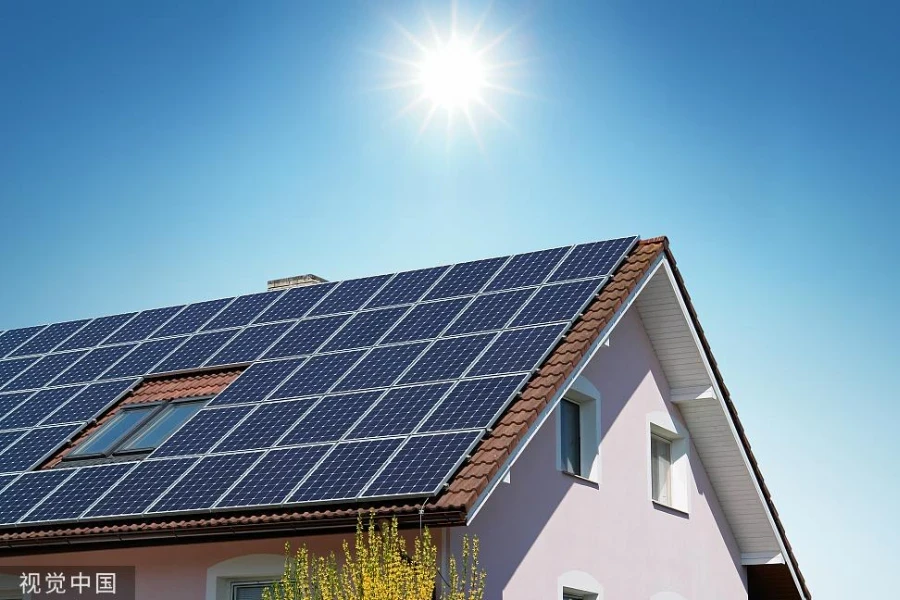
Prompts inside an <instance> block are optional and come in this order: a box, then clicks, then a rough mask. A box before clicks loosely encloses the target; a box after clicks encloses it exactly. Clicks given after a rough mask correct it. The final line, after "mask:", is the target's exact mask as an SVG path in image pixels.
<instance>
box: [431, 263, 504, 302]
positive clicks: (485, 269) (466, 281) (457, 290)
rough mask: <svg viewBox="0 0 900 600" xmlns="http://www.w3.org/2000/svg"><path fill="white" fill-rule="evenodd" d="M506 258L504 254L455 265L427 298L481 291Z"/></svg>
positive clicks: (447, 296)
mask: <svg viewBox="0 0 900 600" xmlns="http://www.w3.org/2000/svg"><path fill="white" fill-rule="evenodd" d="M506 259H507V257H505V256H504V257H500V258H489V259H487V260H476V261H473V262H467V263H459V264H456V265H453V266H452V267H451V268H450V271H449V272H448V273H447V274H446V275H444V276H443V277H442V278H441V280H440V281H438V283H437V285H435V286H434V287H433V288H432V289H431V291H430V292H428V295H427V296H425V299H426V300H438V299H440V298H451V297H453V296H465V295H466V294H474V293H476V292H479V291H480V290H481V289H482V288H483V287H484V285H485V284H486V283H487V282H488V281H489V280H490V279H491V277H493V275H494V273H496V272H497V270H498V269H500V267H502V266H503V263H505V262H506Z"/></svg>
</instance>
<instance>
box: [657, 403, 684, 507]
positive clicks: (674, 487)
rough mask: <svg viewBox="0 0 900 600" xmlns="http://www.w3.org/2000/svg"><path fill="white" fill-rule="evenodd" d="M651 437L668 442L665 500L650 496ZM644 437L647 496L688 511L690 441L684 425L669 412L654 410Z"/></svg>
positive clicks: (659, 502) (663, 503)
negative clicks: (667, 499)
mask: <svg viewBox="0 0 900 600" xmlns="http://www.w3.org/2000/svg"><path fill="white" fill-rule="evenodd" d="M653 437H659V438H662V439H663V440H665V441H667V442H669V444H670V455H669V459H670V461H669V501H668V502H661V501H659V500H656V499H655V498H654V497H653V469H654V464H653V452H652V450H651V445H652V440H653ZM646 440H647V442H646V443H647V451H646V462H645V464H646V465H647V466H646V472H647V498H648V499H649V500H650V502H652V503H653V504H654V505H656V506H660V507H664V508H667V509H673V510H676V511H678V512H681V513H685V514H690V512H691V498H690V489H691V484H692V475H691V467H690V447H691V441H690V437H689V435H688V431H687V427H685V426H684V424H682V423H681V422H680V421H678V420H676V419H675V418H673V416H672V415H671V414H669V413H668V412H653V413H650V414H649V415H648V418H647V434H646Z"/></svg>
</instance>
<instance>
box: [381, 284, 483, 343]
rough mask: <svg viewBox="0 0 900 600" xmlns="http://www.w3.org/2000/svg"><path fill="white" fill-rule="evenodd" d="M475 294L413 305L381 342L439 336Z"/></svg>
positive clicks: (400, 341)
mask: <svg viewBox="0 0 900 600" xmlns="http://www.w3.org/2000/svg"><path fill="white" fill-rule="evenodd" d="M474 298H475V296H466V297H462V298H449V299H445V300H437V301H434V302H423V303H420V304H416V305H415V306H413V307H412V308H411V309H410V310H409V311H408V312H407V313H406V315H405V316H404V317H403V319H401V320H400V321H399V322H398V323H397V324H396V325H395V326H394V327H393V328H392V329H391V330H390V331H389V332H388V333H387V334H386V335H385V336H384V337H383V338H382V340H381V343H383V344H393V343H402V342H416V341H420V340H431V339H435V338H438V337H440V335H441V334H442V333H443V332H444V331H446V330H447V327H448V326H450V324H451V323H453V321H454V320H455V319H456V318H457V317H458V316H459V315H460V313H462V311H463V310H465V308H466V307H467V306H468V305H469V304H470V303H471V302H472V300H473V299H474Z"/></svg>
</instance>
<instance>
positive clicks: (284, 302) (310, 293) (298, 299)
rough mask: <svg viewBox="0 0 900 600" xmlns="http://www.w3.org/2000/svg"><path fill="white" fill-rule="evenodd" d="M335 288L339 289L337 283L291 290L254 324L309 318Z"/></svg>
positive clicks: (318, 284)
mask: <svg viewBox="0 0 900 600" xmlns="http://www.w3.org/2000/svg"><path fill="white" fill-rule="evenodd" d="M335 287H337V283H336V282H326V283H317V284H314V285H304V286H298V287H294V288H290V289H288V290H287V291H286V292H285V293H284V295H283V296H281V298H279V299H278V300H276V301H275V302H273V303H272V305H271V306H269V307H268V308H267V309H266V310H265V311H263V313H262V314H260V315H259V316H258V317H257V318H256V320H255V321H254V323H256V324H260V323H274V322H276V321H288V320H293V319H301V318H303V317H305V316H307V314H308V313H309V311H310V309H311V308H313V307H314V306H316V305H317V304H318V303H319V302H321V301H322V299H323V298H325V297H326V296H327V295H328V293H329V292H330V291H331V290H333V289H334V288H335Z"/></svg>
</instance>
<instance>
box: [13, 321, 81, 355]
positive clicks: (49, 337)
mask: <svg viewBox="0 0 900 600" xmlns="http://www.w3.org/2000/svg"><path fill="white" fill-rule="evenodd" d="M87 322H88V319H83V320H81V321H66V322H65V323H54V324H53V325H48V326H47V327H46V328H45V329H44V330H43V331H41V332H40V333H39V334H37V335H36V336H34V337H33V338H31V339H30V340H28V341H27V342H26V343H24V344H22V345H21V346H19V347H18V348H17V349H16V351H15V352H13V353H12V354H11V356H27V355H29V354H43V353H45V352H50V351H51V350H53V349H54V348H55V347H56V346H58V345H59V343H60V342H62V341H63V340H65V339H66V338H68V337H69V336H70V335H72V334H73V333H75V332H76V331H78V330H79V329H81V327H82V326H84V324H85V323H87Z"/></svg>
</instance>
